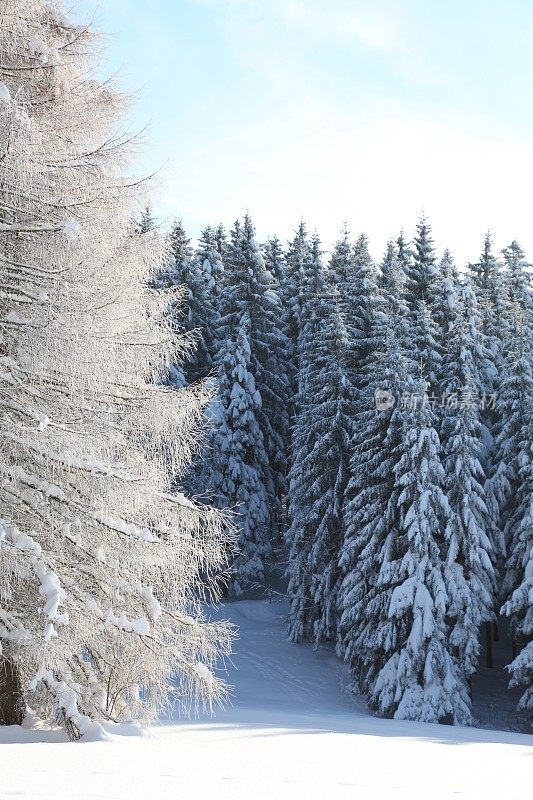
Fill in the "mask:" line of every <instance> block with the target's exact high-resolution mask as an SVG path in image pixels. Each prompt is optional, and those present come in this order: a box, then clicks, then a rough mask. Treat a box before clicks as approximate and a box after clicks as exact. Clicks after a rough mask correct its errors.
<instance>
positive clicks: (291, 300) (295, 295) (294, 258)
mask: <svg viewBox="0 0 533 800" xmlns="http://www.w3.org/2000/svg"><path fill="white" fill-rule="evenodd" d="M285 265H286V266H285V274H286V277H285V302H286V306H287V313H288V328H287V335H288V347H289V350H288V359H287V363H288V366H289V379H290V394H291V397H294V396H295V395H296V394H297V392H298V336H299V334H300V324H301V320H302V302H301V291H302V281H303V278H304V275H305V274H306V273H307V272H308V271H309V270H311V271H312V269H313V266H312V254H311V242H310V240H309V234H308V231H307V226H306V224H305V222H303V220H302V222H300V224H299V226H298V228H297V229H296V233H295V236H294V239H293V240H292V241H291V242H290V243H289V246H288V248H287V253H286V256H285ZM292 414H294V407H293V408H292Z"/></svg>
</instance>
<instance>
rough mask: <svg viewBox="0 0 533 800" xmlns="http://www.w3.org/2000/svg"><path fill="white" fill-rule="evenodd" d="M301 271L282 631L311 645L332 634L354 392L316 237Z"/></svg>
mask: <svg viewBox="0 0 533 800" xmlns="http://www.w3.org/2000/svg"><path fill="white" fill-rule="evenodd" d="M312 251H313V260H314V263H315V264H316V272H315V274H314V275H310V274H309V273H308V274H307V275H306V281H305V284H304V294H303V297H302V303H303V305H302V329H301V332H300V337H299V352H298V357H299V365H300V368H299V392H298V397H297V406H298V414H297V417H296V419H295V422H294V427H293V463H292V467H291V472H290V483H289V487H290V488H289V518H290V527H289V529H288V532H287V541H288V543H289V545H290V555H289V569H288V574H289V587H288V594H289V597H290V601H291V605H290V614H289V636H290V638H291V640H292V641H299V640H301V639H303V638H310V639H312V640H313V641H314V642H315V644H318V643H319V642H320V641H323V640H328V639H329V640H333V641H334V640H335V638H336V633H337V592H338V586H339V577H340V571H339V565H338V554H339V550H340V547H341V544H342V539H343V530H344V524H343V502H344V494H345V491H346V486H347V484H348V480H349V476H350V469H349V464H350V451H351V446H352V439H353V433H354V430H353V417H354V392H353V387H352V386H351V385H350V382H349V378H348V376H347V372H346V356H347V337H346V331H345V328H344V324H343V320H342V316H341V314H340V313H339V310H338V297H337V296H336V293H332V292H331V288H330V287H328V286H327V285H326V276H325V274H324V270H323V268H322V265H321V262H320V251H319V241H318V238H317V237H314V239H313V243H312Z"/></svg>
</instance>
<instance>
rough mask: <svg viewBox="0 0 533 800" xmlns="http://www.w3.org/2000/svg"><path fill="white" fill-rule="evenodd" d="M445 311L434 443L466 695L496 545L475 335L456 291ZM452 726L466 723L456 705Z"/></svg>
mask: <svg viewBox="0 0 533 800" xmlns="http://www.w3.org/2000/svg"><path fill="white" fill-rule="evenodd" d="M448 311H449V313H448V315H447V319H448V322H449V324H448V325H447V327H446V332H445V336H446V338H445V342H446V347H445V351H444V358H443V365H442V371H441V385H442V391H443V395H444V397H445V398H446V405H445V408H444V411H443V414H444V417H443V421H442V425H441V436H440V438H441V443H442V447H443V450H444V467H445V472H446V494H447V498H448V503H449V507H450V514H449V515H448V520H447V525H446V533H445V535H446V552H445V562H446V566H445V580H446V589H447V593H448V598H449V602H448V609H447V619H448V624H449V625H450V626H451V631H450V637H449V646H450V653H451V655H452V657H453V658H454V659H455V661H456V664H457V669H458V671H459V673H460V674H461V675H462V676H463V682H464V685H465V689H466V690H467V691H468V687H469V682H470V679H471V677H472V675H473V674H474V672H475V671H476V668H477V663H478V656H479V651H480V643H479V632H480V627H481V625H482V624H483V623H487V622H489V621H492V620H493V618H494V612H493V607H494V595H495V571H494V563H493V559H495V548H494V540H495V537H494V535H493V531H494V521H493V519H492V516H491V512H490V510H489V508H488V507H487V504H486V498H485V489H484V485H485V480H486V476H485V472H484V469H483V466H482V465H483V463H484V462H485V461H486V452H485V443H484V434H483V426H482V424H481V422H480V409H479V392H478V383H479V373H478V369H477V365H476V361H475V358H474V351H475V347H476V343H475V340H474V339H473V335H474V336H475V335H476V334H477V331H476V330H475V329H474V330H472V328H471V327H470V326H469V321H470V320H469V318H468V317H467V308H466V306H465V305H463V304H461V303H460V302H458V298H457V292H455V291H450V292H449V293H448ZM455 718H456V720H457V721H458V722H460V723H469V722H471V716H470V713H469V712H468V713H467V712H466V710H465V709H464V708H463V707H462V705H461V706H460V707H459V709H458V712H457V713H456V715H455Z"/></svg>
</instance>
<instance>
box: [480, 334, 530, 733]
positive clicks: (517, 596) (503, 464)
mask: <svg viewBox="0 0 533 800" xmlns="http://www.w3.org/2000/svg"><path fill="white" fill-rule="evenodd" d="M531 347H532V342H531V336H530V333H529V331H528V329H527V326H526V325H524V326H523V327H522V329H521V330H520V331H519V333H518V336H517V342H516V343H515V346H514V348H513V350H514V353H513V354H512V355H513V359H512V361H511V363H510V366H509V374H508V376H507V377H506V379H505V380H504V381H503V384H502V387H501V392H500V396H499V398H498V400H499V406H500V419H501V422H500V425H499V431H498V436H497V438H496V443H495V444H496V447H495V458H494V460H495V471H494V475H493V476H492V479H491V481H490V483H489V488H490V489H491V493H490V496H491V497H492V498H493V499H494V500H495V506H496V508H497V510H498V511H499V514H500V524H501V527H502V529H503V533H504V542H503V546H502V550H503V552H504V553H505V554H506V559H505V561H504V568H503V570H504V580H503V596H504V598H505V600H506V602H505V604H504V606H503V608H502V613H504V614H506V615H507V616H509V617H510V619H511V630H512V634H513V638H514V641H515V644H516V645H518V646H519V652H518V654H517V656H516V658H515V659H514V661H513V662H512V664H510V666H509V670H510V672H511V686H522V687H525V692H524V694H523V695H522V697H521V699H520V702H519V706H518V707H519V709H522V710H524V711H525V712H526V713H527V714H528V716H529V717H530V718H533V648H532V646H531V637H532V634H533V605H532V602H531V592H532V586H533V525H532V521H531V520H532V498H533V458H532V456H533V453H532V446H531V443H532V441H533V439H532V419H533V416H532V412H533V372H532V368H531V364H532V350H531ZM508 355H509V356H510V355H511V353H509V354H508ZM520 646H522V647H523V649H521V650H520Z"/></svg>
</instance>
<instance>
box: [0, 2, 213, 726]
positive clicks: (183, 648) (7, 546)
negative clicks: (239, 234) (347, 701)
mask: <svg viewBox="0 0 533 800" xmlns="http://www.w3.org/2000/svg"><path fill="white" fill-rule="evenodd" d="M91 47H92V36H91V34H90V32H89V31H88V30H86V29H85V28H84V27H78V28H76V27H75V26H74V25H72V24H71V23H70V21H69V19H68V18H67V16H66V14H65V13H64V12H63V10H62V7H61V6H60V5H56V4H55V3H54V4H48V3H45V2H43V0H5V2H4V3H3V4H2V10H1V12H0V117H1V119H0V153H1V157H0V271H1V272H2V285H3V287H4V288H3V292H2V299H1V304H2V311H1V320H2V323H1V329H2V330H1V334H2V348H1V354H0V360H1V361H2V370H1V372H2V375H1V383H2V401H1V402H2V404H3V407H4V414H3V422H2V430H1V434H0V435H1V438H2V459H1V462H2V463H1V465H0V471H1V473H2V481H1V487H0V508H1V511H0V513H1V516H2V521H1V525H0V650H1V656H0V697H1V698H2V704H1V711H0V717H1V720H0V721H2V722H4V723H5V722H19V721H20V719H21V717H22V714H23V712H24V708H23V706H24V704H26V703H27V704H28V705H29V706H31V708H32V709H33V710H34V711H35V712H36V713H37V714H38V715H39V716H42V717H52V716H57V717H59V718H61V719H63V720H64V721H65V723H66V724H67V725H68V726H69V728H70V729H71V731H72V732H73V733H76V732H77V733H84V732H86V731H88V730H89V729H90V728H91V726H92V725H96V724H97V722H96V721H97V720H102V719H103V720H115V719H120V718H122V717H123V716H124V715H129V714H130V713H131V714H134V715H144V716H148V717H150V716H152V717H153V716H155V715H156V714H157V712H158V710H159V709H160V708H161V706H162V705H163V704H164V703H166V702H167V699H168V690H169V685H170V683H171V680H172V679H173V678H174V677H175V676H179V686H178V694H177V697H178V699H179V702H180V703H181V704H183V705H186V704H187V703H188V702H189V700H190V699H191V698H192V699H196V700H205V701H208V702H209V701H211V700H212V699H217V698H219V697H221V695H223V686H222V684H221V682H220V681H219V680H218V679H217V678H214V677H213V675H212V674H211V672H210V669H211V668H212V667H213V666H214V665H215V663H216V660H217V656H218V654H219V653H220V651H221V650H222V651H224V650H227V646H228V629H227V628H226V627H225V626H224V625H219V624H211V623H206V622H205V621H204V617H203V612H202V605H201V601H202V596H203V594H204V587H205V581H206V580H209V579H210V576H212V575H213V571H214V570H216V569H217V568H218V565H219V563H221V561H222V559H223V556H224V552H225V549H226V540H225V538H224V536H223V526H222V524H221V518H220V514H219V513H218V512H216V511H213V510H211V509H209V508H207V507H201V508H199V507H197V506H195V505H194V504H193V503H191V502H189V501H188V500H187V499H186V498H185V497H183V496H182V495H179V494H171V493H170V488H169V479H168V473H169V466H170V467H171V468H172V471H173V473H174V474H179V472H180V470H181V469H182V468H183V467H184V465H185V464H186V462H187V460H188V458H189V454H190V451H191V447H192V445H193V443H194V433H193V430H192V429H193V428H194V426H195V421H197V420H198V418H199V417H200V416H201V404H200V403H199V402H198V398H197V396H196V395H193V394H191V393H183V394H181V395H180V398H181V400H180V401H179V402H177V400H176V397H175V395H174V393H173V392H171V391H169V390H167V389H164V388H163V387H160V386H155V385H154V383H153V376H154V375H155V373H157V371H158V370H159V368H160V367H161V366H162V364H164V363H165V361H167V360H168V359H169V358H170V357H171V354H170V353H169V352H168V351H167V352H164V351H165V347H164V343H165V342H169V341H170V338H171V337H169V335H168V330H167V329H166V328H165V326H164V325H163V323H162V322H161V319H160V317H159V315H158V314H157V313H156V312H157V310H158V309H157V307H158V299H157V298H156V297H155V296H154V294H153V292H151V291H150V290H149V289H148V288H147V286H148V283H147V281H148V278H149V271H150V265H152V264H153V263H154V262H155V263H157V261H158V258H159V249H158V245H157V234H153V235H150V234H146V235H143V236H138V235H137V234H136V233H134V232H133V230H132V225H131V219H132V215H133V210H134V208H135V206H136V204H137V203H138V196H137V195H138V189H137V188H135V187H132V186H131V184H129V183H128V181H126V180H125V179H123V177H122V176H121V173H120V167H121V165H123V164H124V160H125V158H126V157H127V154H128V150H127V145H126V144H125V142H124V141H123V140H122V138H121V136H120V134H118V133H117V129H116V125H115V123H116V121H117V114H119V113H120V110H121V108H122V100H121V98H120V97H119V96H117V95H116V94H115V93H114V92H113V91H112V90H111V89H110V88H109V86H108V85H107V84H104V85H102V84H99V83H98V82H97V81H95V80H94V79H93V76H92V74H91V73H90V72H87V61H88V59H89V58H90V52H91ZM160 350H161V355H160V356H158V355H157V353H159V352H160Z"/></svg>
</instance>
